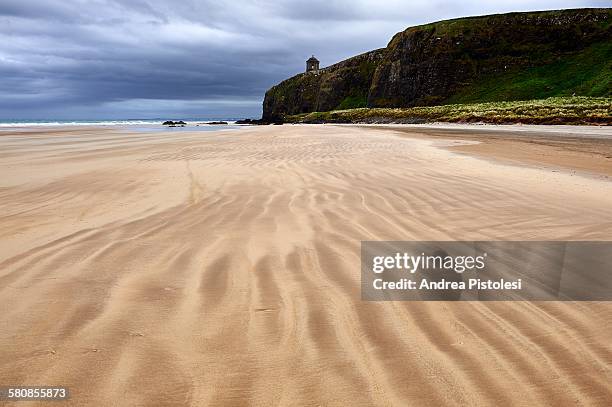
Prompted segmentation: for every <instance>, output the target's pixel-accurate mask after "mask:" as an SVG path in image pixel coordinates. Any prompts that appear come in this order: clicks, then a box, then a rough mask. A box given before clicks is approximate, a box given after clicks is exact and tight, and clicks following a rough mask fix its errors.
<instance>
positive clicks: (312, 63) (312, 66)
mask: <svg viewBox="0 0 612 407" xmlns="http://www.w3.org/2000/svg"><path fill="white" fill-rule="evenodd" d="M306 72H314V73H319V60H318V59H317V58H315V56H314V55H313V56H311V57H310V58H308V60H307V61H306Z"/></svg>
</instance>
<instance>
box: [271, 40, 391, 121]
mask: <svg viewBox="0 0 612 407" xmlns="http://www.w3.org/2000/svg"><path fill="white" fill-rule="evenodd" d="M382 57H383V49H378V50H375V51H370V52H366V53H365V54H361V55H358V56H356V57H353V58H349V59H347V60H345V61H342V62H339V63H337V64H335V65H331V66H329V67H327V68H324V69H321V70H320V71H319V73H318V74H316V73H313V72H308V73H302V74H299V75H296V76H294V77H293V78H289V79H287V80H285V81H283V82H281V83H279V84H278V85H276V86H274V87H272V88H271V89H270V90H268V91H267V92H266V97H265V98H264V114H263V118H264V119H276V118H279V117H282V116H284V115H291V114H297V113H305V112H313V111H327V110H333V109H336V108H346V109H349V108H353V107H363V106H365V105H366V101H367V98H368V92H369V89H370V85H371V83H372V77H373V76H374V71H375V69H376V67H377V66H378V64H379V63H380V61H381V60H382Z"/></svg>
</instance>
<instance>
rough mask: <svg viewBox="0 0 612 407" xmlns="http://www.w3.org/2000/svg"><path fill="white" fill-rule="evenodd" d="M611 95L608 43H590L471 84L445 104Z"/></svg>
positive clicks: (611, 57) (611, 55)
mask: <svg viewBox="0 0 612 407" xmlns="http://www.w3.org/2000/svg"><path fill="white" fill-rule="evenodd" d="M573 94H576V95H579V96H604V97H606V96H607V97H609V96H611V95H612V43H611V42H605V43H598V44H594V45H592V46H590V47H588V48H586V49H584V50H582V51H581V52H580V53H578V54H574V55H571V56H569V57H565V58H558V60H557V61H555V62H552V63H551V64H548V65H545V66H539V67H534V68H528V69H525V70H521V71H512V72H508V73H505V74H502V75H496V76H492V77H489V78H487V79H484V80H482V81H479V82H477V83H474V84H471V85H470V86H468V87H466V88H465V89H464V90H462V91H460V92H459V93H457V94H456V95H454V96H452V97H451V98H450V99H448V100H447V101H446V102H447V103H473V102H489V101H495V100H525V99H544V98H549V97H553V96H571V95H573Z"/></svg>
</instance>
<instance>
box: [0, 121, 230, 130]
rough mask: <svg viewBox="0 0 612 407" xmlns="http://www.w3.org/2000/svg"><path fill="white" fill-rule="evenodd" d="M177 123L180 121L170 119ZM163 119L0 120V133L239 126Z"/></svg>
mask: <svg viewBox="0 0 612 407" xmlns="http://www.w3.org/2000/svg"><path fill="white" fill-rule="evenodd" d="M172 120H174V121H178V120H181V119H172ZM164 121H165V119H128V120H0V131H2V130H12V129H16V128H25V127H27V128H32V127H67V126H96V127H111V126H112V127H118V128H124V129H126V130H129V131H142V132H152V131H167V132H177V131H194V130H197V131H214V130H226V129H236V128H239V127H240V126H241V125H237V124H236V119H201V120H200V119H193V118H191V119H182V121H184V122H185V123H186V125H185V126H184V127H178V126H177V127H169V126H164V125H162V123H163V122H164ZM219 121H224V122H227V125H219V124H216V125H211V124H209V123H211V122H219Z"/></svg>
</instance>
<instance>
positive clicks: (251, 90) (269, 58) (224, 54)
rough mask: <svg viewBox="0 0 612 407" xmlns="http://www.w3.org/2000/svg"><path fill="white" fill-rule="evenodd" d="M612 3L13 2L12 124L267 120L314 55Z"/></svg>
mask: <svg viewBox="0 0 612 407" xmlns="http://www.w3.org/2000/svg"><path fill="white" fill-rule="evenodd" d="M492 3H495V4H492ZM607 3H608V2H607V1H606V2H604V1H523V0H520V1H501V2H500V1H496V2H485V1H474V0H465V1H461V2H457V1H455V2H453V1H440V0H438V1H436V0H429V1H422V0H416V1H411V2H406V1H403V0H402V1H400V0H390V1H380V0H364V1H348V0H335V1H334V0H311V1H271V0H252V1H242V2H239V1H228V2H221V1H218V0H206V1H170V0H135V1H134V0H105V1H103V0H96V1H85V0H61V1H60V0H35V1H31V0H19V1H14V0H2V2H0V119H9V118H37V117H39V118H48V117H51V115H54V116H61V118H79V117H82V118H95V117H122V116H123V117H138V116H141V117H142V116H143V115H147V116H151V115H153V116H160V115H162V114H164V113H165V112H173V113H174V114H179V115H195V116H211V115H213V116H215V115H216V116H223V115H232V112H235V113H236V114H238V113H240V114H249V115H253V116H256V115H257V114H258V113H259V111H260V103H261V99H262V97H263V93H264V92H265V90H266V89H267V88H268V87H269V86H270V85H272V84H274V83H276V82H278V81H279V80H281V79H284V78H286V77H288V76H290V75H293V74H295V73H297V72H299V71H301V70H302V68H303V64H304V62H303V61H304V60H305V59H306V58H307V57H308V56H309V55H310V54H311V53H315V54H316V55H317V56H318V57H319V59H321V61H322V63H323V65H328V64H331V63H333V62H336V61H338V60H340V59H343V58H346V57H348V56H351V55H354V54H357V53H360V52H363V51H367V50H369V49H373V48H378V47H382V46H385V45H386V43H387V41H388V40H389V39H390V37H391V36H392V35H393V34H394V33H396V32H398V31H400V30H403V29H404V28H406V27H408V26H410V25H414V24H420V23H424V22H430V21H435V20H439V19H444V18H450V17H457V16H464V15H475V14H488V13H494V12H505V11H513V10H534V9H552V8H569V7H597V6H605V5H606V4H607Z"/></svg>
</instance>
